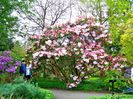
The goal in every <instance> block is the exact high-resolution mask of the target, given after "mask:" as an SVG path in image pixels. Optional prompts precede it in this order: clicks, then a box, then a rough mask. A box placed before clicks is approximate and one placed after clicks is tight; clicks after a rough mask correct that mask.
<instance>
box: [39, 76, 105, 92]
mask: <svg viewBox="0 0 133 99" xmlns="http://www.w3.org/2000/svg"><path fill="white" fill-rule="evenodd" d="M37 82H38V86H39V87H41V88H57V89H68V88H66V84H65V82H63V81H59V80H49V79H45V78H38V80H37ZM92 84H93V86H92ZM105 86H106V85H105V84H104V83H103V81H102V79H100V78H94V77H92V78H90V79H89V80H85V81H83V82H81V83H80V84H79V85H78V86H77V87H75V88H72V89H69V90H82V91H83V90H84V91H98V92H99V91H106V90H105Z"/></svg>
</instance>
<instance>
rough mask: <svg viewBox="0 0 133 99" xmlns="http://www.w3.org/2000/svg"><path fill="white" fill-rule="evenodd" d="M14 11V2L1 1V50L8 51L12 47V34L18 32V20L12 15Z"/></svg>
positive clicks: (9, 0) (8, 0)
mask: <svg viewBox="0 0 133 99" xmlns="http://www.w3.org/2000/svg"><path fill="white" fill-rule="evenodd" d="M13 9H14V1H11V0H1V1H0V37H1V41H0V50H7V49H10V48H11V47H12V34H13V33H14V32H16V30H17V29H16V25H17V23H16V21H17V18H16V17H13V16H12V15H11V14H12V12H13Z"/></svg>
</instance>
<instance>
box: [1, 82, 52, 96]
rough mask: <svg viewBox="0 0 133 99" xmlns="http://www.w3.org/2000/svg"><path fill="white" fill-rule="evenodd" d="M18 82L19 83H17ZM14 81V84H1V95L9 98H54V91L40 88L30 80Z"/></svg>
mask: <svg viewBox="0 0 133 99" xmlns="http://www.w3.org/2000/svg"><path fill="white" fill-rule="evenodd" d="M17 82H18V84H17ZM17 82H15V81H14V84H11V83H10V84H1V85H0V97H4V98H6V99H8V98H9V97H10V98H11V99H54V96H53V94H52V92H50V91H49V90H44V89H40V88H39V87H36V86H35V85H33V84H31V83H30V82H22V83H21V82H20V81H17Z"/></svg>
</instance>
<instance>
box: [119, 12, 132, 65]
mask: <svg viewBox="0 0 133 99" xmlns="http://www.w3.org/2000/svg"><path fill="white" fill-rule="evenodd" d="M122 31H123V32H124V33H123V34H122V35H121V44H122V53H123V54H124V55H125V56H126V58H127V59H128V60H129V62H130V63H131V64H133V13H130V15H129V19H128V21H127V22H126V23H124V24H123V26H122Z"/></svg>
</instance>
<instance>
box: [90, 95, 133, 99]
mask: <svg viewBox="0 0 133 99" xmlns="http://www.w3.org/2000/svg"><path fill="white" fill-rule="evenodd" d="M132 97H133V95H113V96H112V95H105V96H100V97H89V98H88V99H132Z"/></svg>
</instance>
